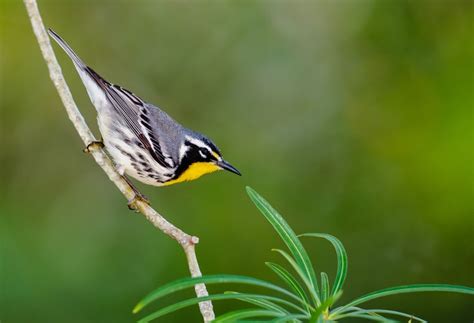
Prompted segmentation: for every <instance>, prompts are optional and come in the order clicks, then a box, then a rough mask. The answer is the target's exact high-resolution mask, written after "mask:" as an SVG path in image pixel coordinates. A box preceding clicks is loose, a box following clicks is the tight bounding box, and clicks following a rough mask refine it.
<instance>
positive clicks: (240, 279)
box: [133, 275, 300, 313]
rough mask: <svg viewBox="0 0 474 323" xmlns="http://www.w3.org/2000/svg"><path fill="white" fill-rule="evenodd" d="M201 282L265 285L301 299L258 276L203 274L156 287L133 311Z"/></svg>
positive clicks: (135, 311)
mask: <svg viewBox="0 0 474 323" xmlns="http://www.w3.org/2000/svg"><path fill="white" fill-rule="evenodd" d="M200 283H204V284H223V283H237V284H246V285H255V286H260V287H265V288H268V289H272V290H275V291H278V292H280V293H283V294H285V295H288V296H289V297H291V298H293V299H295V300H297V301H299V300H300V299H299V297H298V296H296V295H295V294H293V293H291V292H289V291H287V290H286V289H284V288H281V287H280V286H277V285H274V284H272V283H269V282H266V281H264V280H260V279H257V278H253V277H248V276H238V275H208V276H203V277H194V278H193V277H188V278H182V279H178V280H175V281H173V282H170V283H168V284H166V285H163V286H161V287H159V288H157V289H155V290H154V291H152V292H151V293H149V294H148V295H147V296H145V298H143V299H142V300H141V301H140V302H139V303H138V304H137V305H136V306H135V308H134V309H133V313H137V312H138V311H140V310H141V309H142V308H144V307H145V306H146V305H148V304H150V303H151V302H153V301H154V300H156V299H158V298H161V297H163V296H166V295H168V294H171V293H174V292H177V291H180V290H183V289H186V288H189V287H192V286H194V285H196V284H200Z"/></svg>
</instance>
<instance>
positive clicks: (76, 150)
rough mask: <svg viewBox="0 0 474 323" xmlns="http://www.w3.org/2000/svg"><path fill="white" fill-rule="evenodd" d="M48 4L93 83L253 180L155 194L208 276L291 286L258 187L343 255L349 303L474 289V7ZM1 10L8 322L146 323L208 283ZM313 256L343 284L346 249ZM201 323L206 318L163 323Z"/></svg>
mask: <svg viewBox="0 0 474 323" xmlns="http://www.w3.org/2000/svg"><path fill="white" fill-rule="evenodd" d="M39 5H40V10H41V12H42V15H43V19H44V21H45V24H46V25H47V26H48V27H52V28H54V29H55V30H56V31H57V32H58V33H59V34H60V35H61V36H63V37H64V38H65V39H66V40H67V41H68V42H69V43H70V44H71V46H72V47H73V48H74V49H75V50H76V51H77V52H78V54H79V55H80V56H81V57H82V58H83V59H84V60H85V61H86V62H87V63H88V64H89V65H90V66H92V67H93V68H95V69H96V70H97V71H98V72H99V73H101V74H102V75H103V76H104V77H106V78H107V79H108V80H110V81H112V82H114V83H118V84H120V85H123V86H125V87H126V88H128V89H130V90H132V91H134V92H135V93H136V94H137V95H139V96H141V97H143V98H145V99H146V100H147V101H150V102H153V103H155V104H157V105H159V106H160V107H162V108H164V109H165V110H166V111H167V112H169V113H170V114H171V115H172V116H173V117H174V118H176V119H177V120H179V121H180V122H182V123H183V124H184V125H186V126H188V127H190V128H192V129H195V130H198V131H201V132H203V133H205V134H207V135H209V136H210V137H211V138H213V140H214V141H215V142H216V143H217V144H218V145H219V146H220V148H221V150H222V151H223V153H224V155H225V156H226V158H227V159H228V160H229V161H231V162H232V163H233V164H235V166H236V167H238V168H239V169H240V170H241V171H242V173H243V174H244V176H243V177H241V178H240V177H237V176H234V175H231V174H228V173H218V174H213V175H209V176H206V177H204V178H202V179H200V180H199V181H195V182H192V183H185V184H180V185H176V186H172V187H167V188H154V187H145V186H143V185H138V186H139V187H140V188H142V189H143V192H144V193H145V194H146V195H147V196H148V197H149V198H150V199H151V201H152V204H153V206H155V207H156V208H157V209H158V210H159V211H161V212H162V213H163V214H164V215H165V216H166V217H167V218H168V219H169V220H170V221H172V222H173V223H175V224H176V225H178V226H179V227H181V228H183V229H184V230H185V231H187V232H189V233H192V234H196V235H198V236H199V237H200V238H201V243H200V244H199V246H198V249H197V251H198V257H199V260H200V263H201V267H202V270H203V272H204V273H208V274H211V273H235V274H250V275H254V276H256V277H260V278H264V279H270V280H272V279H274V277H273V274H272V273H271V272H270V271H269V270H267V269H266V267H265V266H264V264H263V263H264V261H265V260H275V259H278V257H277V256H276V255H273V254H272V253H271V252H270V249H271V248H272V247H281V246H282V243H281V242H280V241H279V240H278V238H277V235H276V234H275V232H273V231H272V229H271V227H270V225H269V224H268V223H266V222H265V220H264V218H263V217H262V216H261V215H260V214H259V213H258V212H257V210H256V209H255V208H254V207H253V206H252V204H251V202H250V201H249V199H248V198H247V196H246V194H245V191H244V186H245V185H251V186H252V187H254V188H255V189H256V190H257V191H258V192H259V193H260V194H262V195H263V196H264V197H266V198H267V199H268V200H269V201H270V202H271V203H272V204H273V205H274V206H275V207H276V208H277V209H278V210H280V212H281V213H282V214H283V215H284V216H285V217H286V219H287V220H288V222H289V223H290V224H291V225H292V226H293V228H294V229H295V231H296V232H307V231H312V232H328V233H331V234H334V235H336V236H337V237H339V238H340V239H341V240H342V242H343V243H344V244H345V246H346V248H347V251H348V253H349V262H350V263H349V277H348V282H347V284H346V286H345V290H344V295H343V299H344V300H345V301H348V300H350V299H351V298H352V297H355V296H358V295H360V294H363V293H366V292H369V291H372V290H375V289H380V288H384V287H388V286H391V285H399V284H407V283H421V282H440V283H453V284H464V285H470V286H473V285H474V269H473V268H474V248H473V236H474V204H473V203H474V202H473V201H474V191H473V183H474V171H473V170H474V167H473V165H474V158H473V148H474V145H473V143H474V140H473V139H474V138H473V125H474V124H473V111H474V109H473V107H474V98H473V95H474V94H473V93H474V76H473V75H474V68H473V59H474V53H473V51H474V50H473V48H474V46H473V35H474V34H473V21H474V19H473V18H474V10H473V2H472V1H447V0H446V1H366V0H363V1H356V0H353V1H349V0H346V1H342V0H341V1H329V0H328V1H289V0H288V1H256V2H255V1H235V2H219V1H197V0H195V1H151V0H150V1H74V2H73V1H40V3H39ZM0 13H1V16H0V30H1V43H0V44H1V62H0V76H1V93H0V108H1V119H0V121H1V124H0V125H1V126H0V135H1V137H0V140H1V150H0V160H1V167H0V175H1V185H0V214H1V216H0V260H1V272H0V274H1V276H0V320H1V321H2V322H5V323H10V322H32V321H34V322H130V321H133V320H136V319H137V318H138V317H137V316H133V315H132V314H131V309H132V307H133V306H134V305H135V303H136V302H137V301H138V300H139V299H140V298H141V297H142V296H144V295H145V294H146V293H148V292H149V291H150V290H152V289H153V288H155V287H157V286H160V285H162V284H164V283H166V282H169V281H170V280H173V279H176V278H180V277H183V276H186V275H188V272H187V267H186V263H185V259H184V254H183V252H182V251H181V249H180V248H179V247H178V245H177V244H176V243H175V242H174V241H172V240H170V239H169V238H168V237H166V236H164V235H163V234H162V233H160V232H158V231H157V230H156V229H154V228H153V227H152V226H151V225H150V224H149V223H147V222H146V220H145V219H144V218H143V217H142V216H141V215H138V214H135V213H133V212H130V211H129V210H128V209H127V208H126V201H125V200H124V198H123V197H122V196H121V195H120V194H119V192H118V191H117V189H116V188H115V187H113V186H112V185H111V183H110V182H109V181H108V180H107V178H106V176H105V175H104V173H103V172H102V171H101V170H100V168H99V167H98V166H97V165H96V164H95V163H94V162H93V160H92V158H91V157H90V156H87V155H85V154H83V153H82V152H81V149H82V148H83V147H82V146H83V145H82V143H81V142H80V140H79V137H78V135H77V134H76V132H75V130H74V129H73V127H72V125H71V123H70V122H69V120H68V119H67V117H66V114H65V111H64V108H63V106H62V105H61V103H60V100H59V97H58V95H57V93H56V91H55V89H54V87H53V85H52V83H51V81H50V80H49V78H48V72H47V69H46V66H45V63H44V61H43V59H42V58H41V56H40V52H39V48H38V45H37V43H36V40H35V39H34V37H33V34H32V30H31V26H30V23H29V20H28V19H27V16H26V13H25V10H24V7H23V4H22V3H21V1H13V0H2V1H1V7H0ZM54 49H55V51H56V53H57V55H58V59H59V61H60V62H61V65H62V67H63V71H64V73H65V77H66V80H67V81H68V83H69V85H70V87H71V90H72V93H73V95H74V97H75V99H76V101H77V103H78V105H79V106H80V108H81V111H82V112H83V113H84V115H85V116H86V118H87V120H88V121H89V124H90V125H91V126H93V128H94V130H95V131H96V133H97V134H98V132H97V126H96V122H95V112H94V109H93V107H92V105H91V104H90V102H89V99H88V97H87V95H86V92H85V90H84V88H83V86H82V84H81V83H80V81H79V78H78V76H77V75H76V72H75V70H74V69H73V66H72V64H71V62H70V61H69V60H68V59H67V57H66V56H65V55H64V54H63V52H61V51H60V50H59V48H58V47H57V46H55V47H54ZM307 245H309V247H308V248H309V250H310V252H311V254H312V255H313V256H314V261H315V262H316V264H317V265H316V266H317V269H319V270H326V271H328V272H329V273H330V274H332V275H333V274H334V271H335V257H334V254H333V253H332V250H331V247H330V245H329V244H325V243H324V242H316V241H313V240H310V241H307ZM233 288H234V289H235V286H234V287H233ZM217 290H220V289H219V288H216V286H214V287H212V286H211V287H210V291H211V292H212V291H217ZM191 294H192V293H189V295H191ZM168 301H173V300H172V299H170V300H168ZM473 301H474V300H473V298H472V297H468V296H459V295H450V294H418V295H413V296H408V295H407V296H403V295H402V296H400V297H392V298H387V299H385V300H380V301H377V302H373V303H372V304H371V307H372V306H373V307H384V306H390V307H391V308H396V309H400V310H404V311H407V312H411V313H413V314H416V315H419V316H422V317H424V318H426V319H429V320H431V321H435V322H436V321H438V322H448V321H449V322H472V320H473V319H474V307H473ZM235 306H240V304H235V303H233V304H231V303H218V304H215V307H216V310H217V311H218V312H220V313H222V312H223V311H226V310H228V309H231V308H235ZM199 319H200V316H199V312H198V310H197V307H192V308H190V309H189V310H185V311H182V312H180V313H178V314H174V315H170V316H167V317H166V318H165V319H163V320H162V321H163V322H197V321H199Z"/></svg>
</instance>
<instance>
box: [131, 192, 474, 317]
mask: <svg viewBox="0 0 474 323" xmlns="http://www.w3.org/2000/svg"><path fill="white" fill-rule="evenodd" d="M247 193H248V195H249V196H250V199H251V200H252V201H253V203H254V204H255V205H256V207H257V208H258V209H259V210H260V212H261V213H262V214H263V215H264V216H265V218H266V219H267V220H268V222H270V224H271V225H272V226H273V228H274V229H275V231H276V232H277V233H278V235H279V236H280V238H281V239H282V240H283V242H284V243H285V245H286V246H287V248H288V250H289V253H287V252H286V251H284V250H280V249H273V251H275V252H277V253H279V254H280V255H281V256H282V257H283V258H285V260H286V261H287V262H288V264H289V265H290V267H291V268H292V269H293V272H294V274H292V273H291V272H290V271H289V270H288V269H287V268H285V267H284V266H282V265H279V264H276V263H271V262H267V263H265V264H266V265H267V266H268V267H269V268H270V269H271V270H272V271H273V272H274V273H275V274H276V275H277V276H278V277H279V278H280V279H281V280H282V281H283V282H284V283H285V285H286V286H287V287H286V288H284V287H281V286H279V285H275V284H273V283H270V282H267V281H264V280H260V279H257V278H253V277H249V276H237V275H208V276H203V277H196V278H183V279H178V280H175V281H174V282H171V283H168V284H166V285H163V286H161V287H159V288H157V289H155V290H154V291H152V292H151V293H150V294H148V295H147V296H145V298H143V299H142V300H141V301H140V302H139V303H138V304H137V305H136V306H135V308H134V310H133V313H137V312H139V311H140V310H142V309H143V308H144V307H145V306H147V305H149V304H150V303H151V302H153V301H156V300H157V299H160V298H162V297H164V296H167V295H169V294H172V293H175V292H177V291H180V290H183V289H187V288H191V287H193V286H194V285H195V284H199V283H205V284H224V283H226V284H227V283H236V284H241V285H253V286H258V287H264V288H266V289H268V290H272V291H274V292H277V294H278V295H279V296H270V295H262V294H249V293H240V292H226V293H223V294H214V295H210V296H207V297H200V298H197V297H195V298H190V299H187V300H184V301H180V302H178V303H174V304H172V305H169V306H167V307H164V308H161V309H159V310H157V311H155V312H153V313H151V314H150V315H148V316H146V317H144V318H142V319H141V320H140V322H149V321H151V320H154V319H156V318H159V317H161V316H163V315H166V314H169V313H172V312H175V311H178V310H180V309H182V308H185V307H188V306H191V305H194V304H197V303H199V302H202V301H206V300H212V301H219V300H239V301H243V302H246V303H249V304H252V305H255V306H256V307H255V308H247V309H241V310H237V311H232V312H228V313H225V314H223V315H221V316H219V317H217V318H216V319H215V320H214V322H219V323H222V322H236V321H239V320H254V321H255V320H257V319H258V321H272V322H314V323H321V322H333V321H335V320H342V319H346V318H363V319H367V320H372V321H378V322H397V321H396V320H394V319H392V318H390V317H388V316H389V315H390V316H394V317H398V318H403V319H407V320H408V321H410V322H412V321H418V322H426V321H425V320H423V319H422V318H419V317H416V316H413V315H411V314H407V313H404V312H400V311H395V310H389V309H364V308H360V307H358V306H359V305H361V304H364V303H366V302H368V301H371V300H374V299H377V298H381V297H385V296H391V295H398V294H404V293H417V292H452V293H462V294H469V295H474V288H472V287H467V286H460V285H448V284H416V285H405V286H396V287H390V288H385V289H381V290H378V291H375V292H371V293H368V294H366V295H364V296H361V297H358V298H356V299H354V300H352V301H350V302H348V303H347V304H345V305H341V306H339V307H337V308H333V306H334V305H335V304H336V302H337V301H338V300H339V298H340V296H341V294H342V288H343V286H344V282H345V280H346V277H347V268H348V258H347V253H346V250H345V248H344V245H343V244H342V243H341V241H340V240H339V239H337V238H336V237H334V236H332V235H330V234H326V233H304V234H301V235H299V236H297V235H296V234H295V233H294V231H293V230H292V229H291V227H290V226H289V225H288V223H287V222H286V221H285V220H284V219H283V217H282V216H281V215H280V214H279V213H278V212H277V211H276V210H275V209H274V208H273V207H272V206H271V205H270V204H269V203H268V202H267V201H266V200H265V199H264V198H263V197H261V196H260V195H259V194H258V193H257V192H255V191H254V190H253V189H252V188H250V187H247ZM300 237H313V238H320V239H324V240H327V241H328V242H330V243H331V244H332V246H333V247H334V250H335V252H336V256H337V271H336V275H335V278H334V280H333V281H332V283H331V284H330V281H329V277H328V275H327V274H326V273H325V272H321V273H320V277H321V280H320V284H318V280H317V278H316V277H317V276H316V271H315V269H314V266H313V264H312V262H311V260H310V258H309V256H308V253H307V251H306V249H305V248H304V247H303V244H302V243H301V241H300V239H299V238H300ZM295 274H296V275H295ZM330 286H332V288H330ZM287 288H288V289H287Z"/></svg>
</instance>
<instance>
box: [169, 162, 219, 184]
mask: <svg viewBox="0 0 474 323" xmlns="http://www.w3.org/2000/svg"><path fill="white" fill-rule="evenodd" d="M219 169H220V167H219V166H217V165H216V164H214V163H208V162H197V163H193V164H191V165H190V166H189V167H188V169H186V170H185V171H184V172H183V173H182V174H181V175H180V176H179V177H178V178H176V179H172V180H171V181H168V182H166V183H164V184H163V186H168V185H173V184H177V183H181V182H185V181H192V180H195V179H197V178H199V177H201V176H202V175H205V174H208V173H213V172H215V171H216V170H219Z"/></svg>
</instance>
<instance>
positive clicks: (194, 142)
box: [186, 136, 213, 154]
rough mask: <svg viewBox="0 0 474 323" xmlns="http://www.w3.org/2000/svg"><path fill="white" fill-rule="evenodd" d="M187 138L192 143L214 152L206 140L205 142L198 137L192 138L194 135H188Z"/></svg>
mask: <svg viewBox="0 0 474 323" xmlns="http://www.w3.org/2000/svg"><path fill="white" fill-rule="evenodd" d="M186 140H187V141H189V142H190V143H192V144H194V145H196V146H198V147H200V148H205V149H207V150H208V151H209V153H210V154H212V153H213V151H212V149H211V148H210V147H209V146H208V145H206V143H205V142H203V141H201V140H197V139H195V138H192V137H189V136H186Z"/></svg>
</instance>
